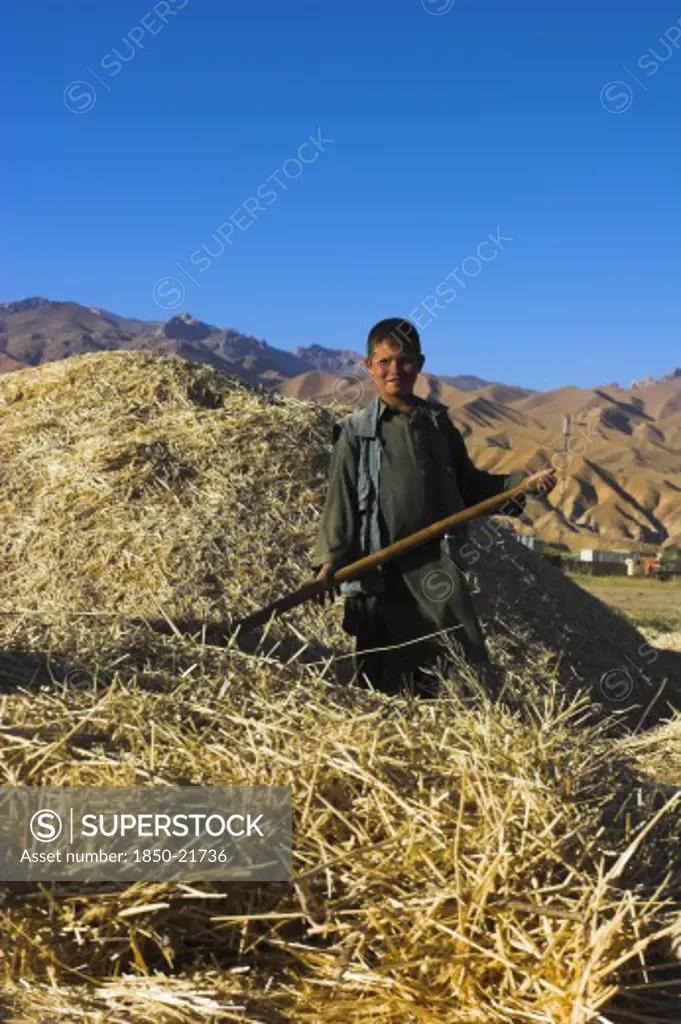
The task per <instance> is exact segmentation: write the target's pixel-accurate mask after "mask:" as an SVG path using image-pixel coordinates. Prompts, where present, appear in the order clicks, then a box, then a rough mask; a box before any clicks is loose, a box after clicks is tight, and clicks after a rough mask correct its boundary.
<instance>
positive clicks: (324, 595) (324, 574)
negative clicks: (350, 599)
mask: <svg viewBox="0 0 681 1024" xmlns="http://www.w3.org/2000/svg"><path fill="white" fill-rule="evenodd" d="M315 579H316V580H319V581H321V582H322V583H324V590H320V592H319V593H318V594H317V596H316V597H315V601H316V602H317V604H319V605H321V606H322V607H323V606H324V605H325V604H326V601H327V599H328V600H329V601H333V600H334V599H335V598H336V597H338V596H339V594H340V584H339V583H335V582H334V568H333V565H332V564H331V562H328V563H327V564H326V565H323V566H322V567H321V569H320V570H319V572H318V573H317V575H316V576H315Z"/></svg>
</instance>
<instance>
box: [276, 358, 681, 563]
mask: <svg viewBox="0 0 681 1024" xmlns="http://www.w3.org/2000/svg"><path fill="white" fill-rule="evenodd" d="M281 390H282V391H283V392H284V394H287V395H290V396H295V397H297V398H301V399H307V400H315V401H319V402H322V403H323V404H330V403H336V404H337V405H338V407H339V413H340V412H341V409H342V407H345V406H355V407H359V406H362V405H365V404H366V403H367V402H368V401H370V399H371V398H373V397H374V395H375V394H376V389H375V387H374V385H373V382H372V381H371V379H370V378H369V377H368V375H367V374H366V372H360V371H357V372H356V373H355V374H354V375H353V376H352V377H338V376H336V375H334V374H330V373H323V372H320V371H317V370H313V371H309V372H308V373H304V374H302V375H301V376H300V377H295V378H294V379H293V380H287V381H284V382H283V384H282V385H281ZM416 392H417V394H418V395H420V396H421V397H422V398H434V399H437V400H438V401H440V402H442V403H443V404H444V405H446V406H447V407H448V408H449V410H450V415H451V417H452V420H453V421H454V422H455V423H456V425H457V426H458V427H459V429H460V430H461V431H462V433H463V434H464V436H465V437H466V438H467V444H468V448H469V451H470V453H471V455H472V456H473V458H474V459H475V461H476V463H477V464H478V465H479V466H481V467H483V468H485V469H489V470H493V471H495V472H508V471H510V470H512V469H518V468H520V467H525V468H527V469H528V470H532V469H536V468H538V467H539V466H541V465H543V464H544V463H546V462H549V461H550V462H552V463H553V465H554V466H555V467H556V469H557V470H558V471H559V485H558V487H557V488H556V490H555V491H554V492H553V494H552V495H551V496H550V498H549V499H546V500H545V501H544V503H543V504H541V503H539V502H534V503H533V504H532V508H531V511H530V512H529V514H528V516H526V517H524V519H523V520H522V521H521V522H519V527H520V528H521V529H530V528H532V529H533V530H535V531H536V533H537V535H538V536H539V537H541V538H542V539H544V540H548V541H553V542H557V543H562V544H565V545H567V546H569V547H571V548H590V547H593V548H599V549H602V548H617V549H627V550H640V549H644V550H645V546H647V545H651V546H653V545H654V546H656V545H664V544H668V543H675V544H679V543H681V376H679V375H674V374H671V375H669V377H668V378H667V379H663V380H662V381H658V382H652V383H647V384H646V385H645V386H640V387H634V388H629V389H624V388H620V387H618V386H616V385H612V384H610V385H607V386H605V387H596V388H577V387H571V386H568V387H563V388H558V389H557V390H555V391H548V392H530V391H527V390H525V389H523V388H518V387H510V386H507V385H504V384H487V385H486V386H485V387H482V388H479V389H478V390H476V391H474V392H470V391H462V390H460V389H458V388H456V387H452V386H451V385H450V384H447V383H445V382H443V380H442V378H439V379H438V378H437V377H434V376H432V375H430V374H422V375H421V376H420V377H419V379H418V381H417V386H416ZM567 416H569V433H568V434H566V433H564V427H565V426H566V417H567Z"/></svg>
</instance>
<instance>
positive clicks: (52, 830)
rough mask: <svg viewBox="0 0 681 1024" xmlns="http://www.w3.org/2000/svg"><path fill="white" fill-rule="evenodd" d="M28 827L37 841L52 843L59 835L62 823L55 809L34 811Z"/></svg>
mask: <svg viewBox="0 0 681 1024" xmlns="http://www.w3.org/2000/svg"><path fill="white" fill-rule="evenodd" d="M28 827H29V828H30V830H31V835H32V836H33V838H34V839H37V840H38V842H39V843H52V842H54V840H55V839H58V838H59V836H60V835H61V830H62V828H63V823H62V820H61V818H60V817H59V815H58V814H57V812H56V811H36V812H35V814H34V815H33V817H32V818H31V820H30V822H29V826H28Z"/></svg>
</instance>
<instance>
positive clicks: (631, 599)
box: [571, 575, 681, 651]
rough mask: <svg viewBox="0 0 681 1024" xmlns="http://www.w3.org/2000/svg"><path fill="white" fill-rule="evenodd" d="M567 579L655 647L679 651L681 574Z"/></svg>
mask: <svg viewBox="0 0 681 1024" xmlns="http://www.w3.org/2000/svg"><path fill="white" fill-rule="evenodd" d="M571 578H572V579H573V580H574V581H575V582H576V583H579V584H580V586H583V587H584V589H585V590H588V591H589V592H590V593H591V594H593V595H594V597H597V598H599V600H601V601H604V602H605V603H606V604H609V605H610V606H611V607H612V608H614V609H615V610H616V611H618V612H621V613H622V614H623V615H625V616H626V617H627V618H628V619H629V620H630V621H631V622H633V623H634V624H635V625H636V626H637V627H638V628H639V629H640V630H642V631H643V632H644V633H645V636H646V638H647V639H649V640H650V641H651V642H653V643H654V644H655V646H657V647H665V648H667V649H668V650H676V651H679V650H681V577H676V578H674V579H671V580H665V581H661V580H654V579H652V580H648V579H630V578H628V577H614V578H613V577H594V576H578V575H574V576H571Z"/></svg>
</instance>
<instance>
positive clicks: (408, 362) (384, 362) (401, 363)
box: [378, 358, 414, 370]
mask: <svg viewBox="0 0 681 1024" xmlns="http://www.w3.org/2000/svg"><path fill="white" fill-rule="evenodd" d="M391 362H392V360H390V359H385V358H384V359H379V360H378V364H379V366H382V367H383V368H384V369H385V368H386V367H387V366H390V363H391ZM413 365H414V360H413V359H406V358H405V359H398V360H397V366H398V369H400V370H403V369H404V368H405V367H407V366H413Z"/></svg>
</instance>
